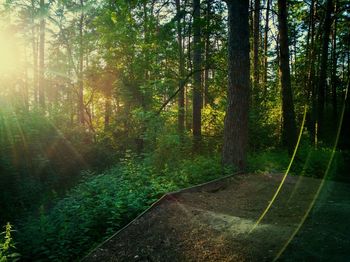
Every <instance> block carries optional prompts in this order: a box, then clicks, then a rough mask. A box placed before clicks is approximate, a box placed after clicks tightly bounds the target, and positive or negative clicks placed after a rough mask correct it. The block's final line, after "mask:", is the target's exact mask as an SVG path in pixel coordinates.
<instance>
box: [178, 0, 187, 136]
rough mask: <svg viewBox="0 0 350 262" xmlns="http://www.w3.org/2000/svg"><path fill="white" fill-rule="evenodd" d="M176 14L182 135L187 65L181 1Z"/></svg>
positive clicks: (179, 122)
mask: <svg viewBox="0 0 350 262" xmlns="http://www.w3.org/2000/svg"><path fill="white" fill-rule="evenodd" d="M176 14H177V42H178V47H179V89H180V91H179V94H178V115H177V120H178V121H177V122H178V130H179V133H180V135H182V134H183V133H184V130H185V89H184V88H182V81H183V80H184V79H183V78H184V72H185V63H184V52H183V43H182V42H183V41H182V25H181V21H182V19H181V18H182V15H181V0H176Z"/></svg>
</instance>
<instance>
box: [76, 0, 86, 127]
mask: <svg viewBox="0 0 350 262" xmlns="http://www.w3.org/2000/svg"><path fill="white" fill-rule="evenodd" d="M80 6H81V9H82V10H81V15H80V21H79V76H78V120H79V123H80V124H82V125H83V124H84V123H85V117H84V115H85V109H84V82H83V68H84V47H83V26H84V12H83V7H84V1H83V0H80Z"/></svg>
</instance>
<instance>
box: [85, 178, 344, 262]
mask: <svg viewBox="0 0 350 262" xmlns="http://www.w3.org/2000/svg"><path fill="white" fill-rule="evenodd" d="M281 180H282V175H256V174H242V175H236V176H233V177H230V178H226V179H223V180H221V181H216V182H212V183H209V184H205V185H202V186H200V187H196V188H192V189H186V190H183V191H180V192H178V193H174V194H170V195H167V196H165V197H163V198H162V200H161V201H159V202H158V203H157V204H156V205H155V206H153V207H152V208H151V209H150V210H149V211H147V212H145V213H144V214H143V215H142V216H140V217H139V218H137V219H136V220H134V221H133V222H132V223H131V224H130V225H128V226H127V227H125V228H124V229H123V230H121V231H120V232H119V233H118V234H116V235H115V236H114V237H112V238H111V239H110V240H108V241H106V242H105V243H103V244H102V245H101V246H100V247H98V248H97V249H95V250H94V251H93V252H92V253H91V254H90V255H89V256H88V257H86V258H85V259H84V261H271V260H273V259H274V258H276V256H277V255H278V254H279V253H280V252H281V250H282V248H283V246H284V245H285V243H286V242H287V241H288V240H289V239H290V238H291V236H292V234H293V232H294V231H295V230H296V228H297V227H298V225H299V224H300V222H301V220H302V217H303V216H304V214H305V212H306V211H307V210H308V208H309V206H310V203H311V202H312V200H313V199H314V197H315V193H316V192H317V189H318V187H319V186H320V184H321V180H318V179H312V178H305V177H292V176H288V177H287V179H286V181H285V184H284V186H283V188H282V190H281V191H280V194H279V195H278V197H277V198H276V200H275V202H274V203H273V205H272V207H271V209H270V210H269V212H268V213H267V214H266V216H265V217H264V219H263V220H262V221H261V223H260V224H259V225H258V226H257V227H256V228H255V229H254V230H253V231H251V230H252V228H253V227H254V225H255V223H256V221H257V219H258V218H259V217H260V216H261V214H262V212H263V211H264V210H265V208H266V207H267V205H268V204H269V201H271V199H272V197H273V195H274V193H275V191H276V189H277V187H278V185H279V184H280V182H281ZM349 218H350V185H349V184H342V183H336V182H331V181H327V182H326V183H325V186H324V187H323V190H322V192H321V194H320V197H319V199H318V201H316V205H315V207H314V208H313V209H312V212H311V213H310V216H309V217H308V219H307V221H306V223H305V224H304V225H303V227H302V228H301V230H300V231H299V233H298V234H297V235H296V237H295V238H293V241H291V243H290V245H288V247H287V249H286V250H284V252H283V253H282V256H281V257H280V259H281V260H290V261H296V260H298V261H299V260H307V261H309V260H310V259H312V260H329V259H331V260H332V261H334V259H336V260H337V261H348V260H349V258H350V250H348V247H349V246H350V237H349V235H348V234H347V232H348V231H344V230H345V227H347V226H349V221H350V219H349ZM348 229H349V227H348ZM327 258H329V259H327Z"/></svg>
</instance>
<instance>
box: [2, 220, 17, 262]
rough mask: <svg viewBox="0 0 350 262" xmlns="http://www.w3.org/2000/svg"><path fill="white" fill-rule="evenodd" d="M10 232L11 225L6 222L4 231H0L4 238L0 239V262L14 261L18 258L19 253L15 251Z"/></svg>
mask: <svg viewBox="0 0 350 262" xmlns="http://www.w3.org/2000/svg"><path fill="white" fill-rule="evenodd" d="M12 232H13V230H12V225H11V224H10V223H7V224H6V226H5V232H2V233H0V235H3V236H4V237H3V238H4V239H0V262H7V261H12V262H15V261H18V260H19V258H20V254H18V253H17V252H15V250H16V247H15V243H14V242H13V238H12V235H11V234H12ZM1 238H2V237H1Z"/></svg>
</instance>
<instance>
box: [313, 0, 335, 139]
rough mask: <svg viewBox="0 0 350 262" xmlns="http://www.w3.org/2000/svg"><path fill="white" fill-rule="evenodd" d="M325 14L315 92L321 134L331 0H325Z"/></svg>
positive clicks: (330, 22)
mask: <svg viewBox="0 0 350 262" xmlns="http://www.w3.org/2000/svg"><path fill="white" fill-rule="evenodd" d="M326 4H327V7H326V14H325V20H324V26H323V36H322V50H321V61H320V73H319V82H318V92H317V122H318V130H319V134H321V136H322V131H323V114H324V103H325V93H326V85H327V83H326V80H327V66H328V61H327V60H328V46H329V36H330V33H331V25H332V19H331V15H332V12H333V1H332V0H327V3H326Z"/></svg>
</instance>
